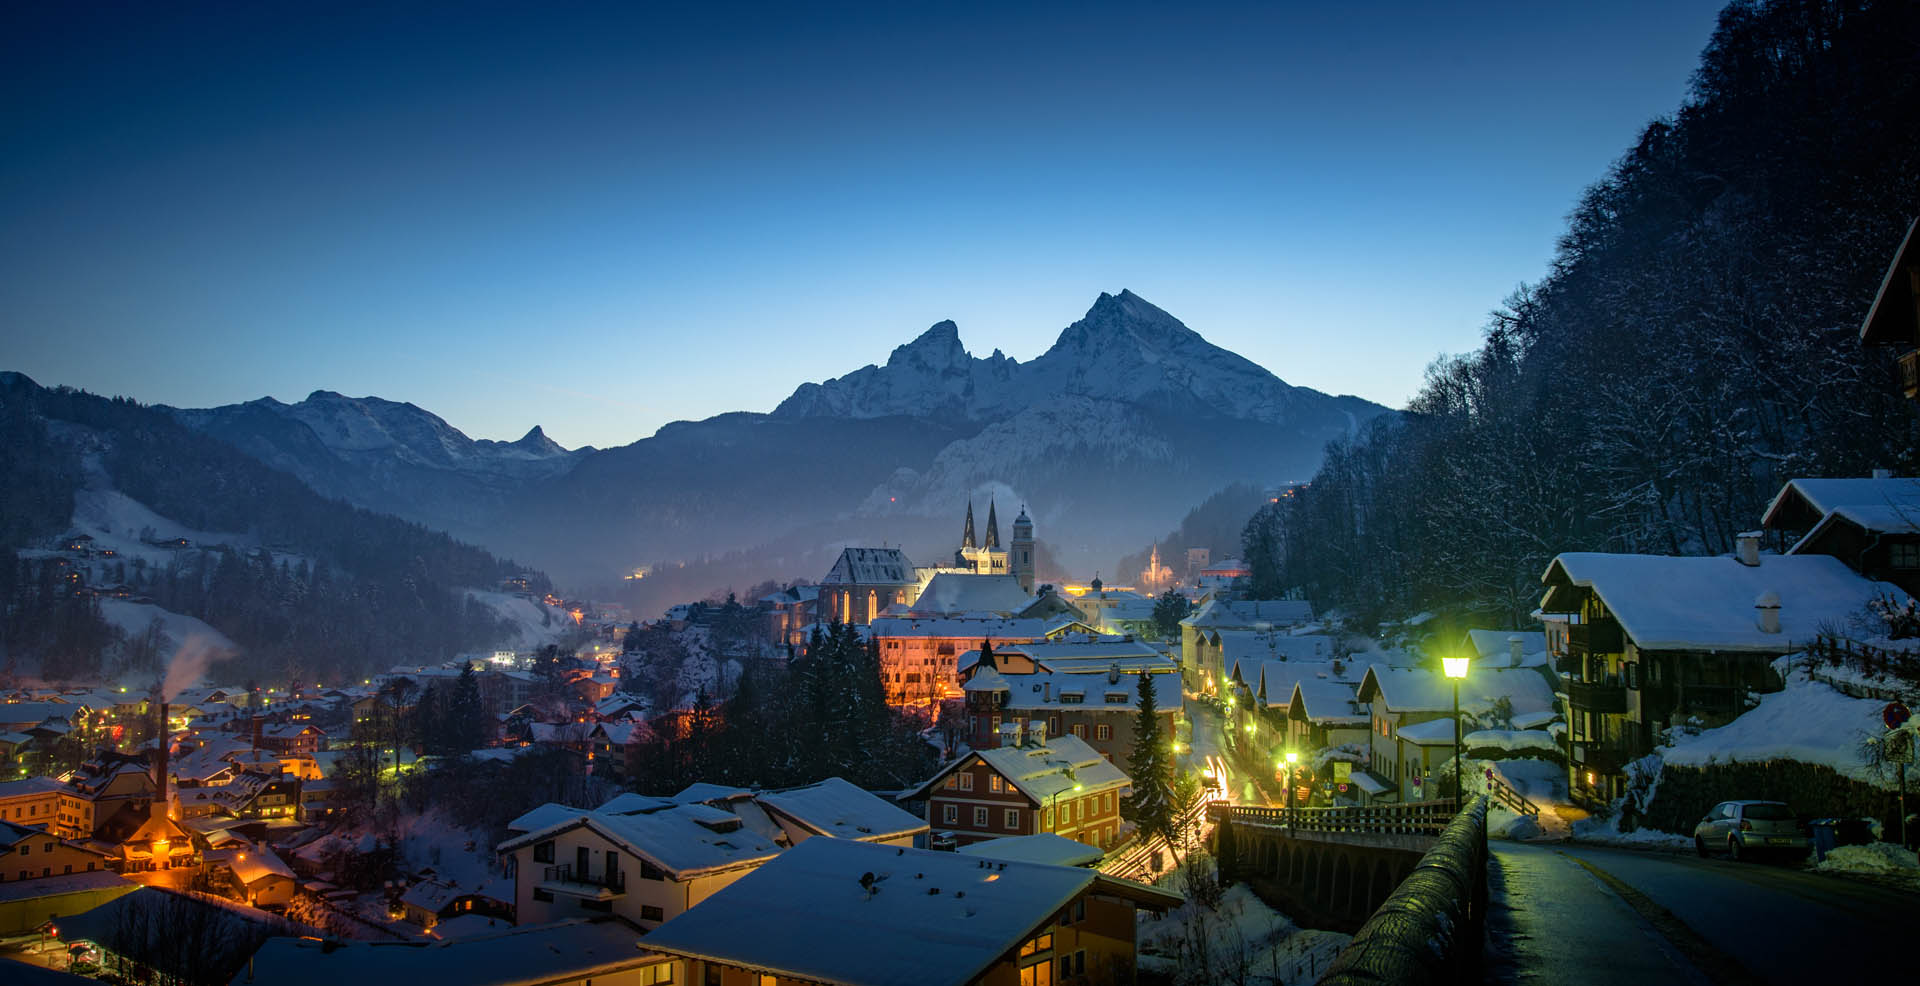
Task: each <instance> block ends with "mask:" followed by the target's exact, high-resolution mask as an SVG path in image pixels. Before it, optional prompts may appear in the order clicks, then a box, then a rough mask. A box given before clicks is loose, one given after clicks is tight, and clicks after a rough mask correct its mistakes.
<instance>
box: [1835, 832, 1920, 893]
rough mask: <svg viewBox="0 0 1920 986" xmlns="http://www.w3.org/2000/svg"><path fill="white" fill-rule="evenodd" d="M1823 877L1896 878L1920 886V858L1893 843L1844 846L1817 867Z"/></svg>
mask: <svg viewBox="0 0 1920 986" xmlns="http://www.w3.org/2000/svg"><path fill="white" fill-rule="evenodd" d="M1813 868H1814V869H1815V870H1817V871H1819V872H1821V873H1869V874H1874V875H1877V876H1892V877H1898V878H1902V879H1905V880H1907V881H1908V882H1911V883H1913V884H1914V885H1916V886H1920V857H1916V856H1915V854H1914V853H1913V852H1912V851H1911V850H1907V849H1902V848H1900V847H1899V846H1896V845H1894V844H1893V843H1891V842H1870V843H1868V844H1866V845H1864V846H1841V847H1840V848H1838V849H1835V850H1833V851H1832V852H1830V853H1827V858H1826V859H1824V860H1821V861H1820V862H1819V863H1817V864H1815V866H1814V867H1813Z"/></svg>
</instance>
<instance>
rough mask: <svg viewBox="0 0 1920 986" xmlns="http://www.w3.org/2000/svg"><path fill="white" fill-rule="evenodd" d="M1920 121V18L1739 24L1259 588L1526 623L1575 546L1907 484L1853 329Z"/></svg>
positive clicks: (1794, 6) (1902, 195)
mask: <svg viewBox="0 0 1920 986" xmlns="http://www.w3.org/2000/svg"><path fill="white" fill-rule="evenodd" d="M1916 108H1920V4H1914V3H1911V2H1908V0H1900V2H1892V3H1889V2H1869V0H1778V2H1744V0H1743V2H1736V3H1734V4H1732V5H1730V6H1728V7H1727V8H1726V9H1725V10H1724V11H1723V12H1722V13H1721V16H1720V21H1719V26H1718V28H1717V29H1716V31H1715V32H1714V34H1713V36H1712V39H1711V41H1710V42H1709V43H1708V45H1707V47H1706V49H1705V51H1704V52H1703V53H1702V55H1701V61H1700V66H1699V69H1698V70H1697V72H1696V74H1695V76H1694V79H1693V83H1692V86H1691V92H1690V95H1689V97H1688V99H1687V100H1686V102H1685V103H1684V105H1682V106H1681V107H1680V109H1679V110H1678V112H1677V113H1675V114H1674V115H1673V116H1672V117H1671V118H1666V119H1661V120H1656V121H1654V122H1653V123H1650V124H1648V125H1647V127H1646V128H1645V129H1644V130H1643V131H1642V132H1641V134H1640V135H1639V139H1638V141H1637V142H1636V143H1635V144H1634V145H1633V147H1632V149H1631V150H1630V151H1628V152H1627V154H1626V155H1625V156H1624V157H1623V158H1621V160H1620V161H1619V162H1618V163H1617V164H1615V165H1614V167H1613V168H1612V169H1611V170H1610V171H1609V172H1608V174H1607V175H1606V176H1605V177H1604V178H1603V179H1601V180H1600V181H1599V182H1597V183H1596V184H1594V185H1593V186H1592V187H1590V188H1589V189H1587V190H1586V192H1585V194H1584V195H1582V196H1581V197H1580V199H1579V201H1578V204H1577V205H1576V207H1575V208H1574V210H1573V212H1572V214H1571V215H1570V216H1569V218H1568V225H1567V230H1566V232H1565V233H1564V234H1563V235H1562V237H1561V238H1560V242H1559V246H1558V251H1557V255H1556V256H1555V258H1554V261H1553V263H1552V266H1551V269H1550V272H1549V274H1548V275H1547V277H1546V278H1545V279H1544V280H1543V281H1541V282H1540V283H1538V284H1536V285H1533V286H1531V287H1526V288H1523V289H1521V290H1520V291H1518V292H1516V293H1515V294H1514V295H1512V296H1511V297H1509V298H1508V299H1506V301H1505V302H1504V303H1503V304H1502V305H1501V306H1500V307H1499V308H1498V309H1497V310H1496V311H1495V312H1494V313H1493V315H1492V316H1491V319H1490V322H1489V324H1488V326H1487V330H1486V341H1485V344H1484V345H1483V346H1482V347H1481V348H1480V349H1479V350H1478V351H1476V352H1473V353H1468V354H1465V355H1462V356H1458V357H1454V358H1450V359H1444V360H1441V361H1439V362H1437V363H1436V364H1435V365H1434V366H1432V367H1431V368H1430V369H1429V371H1428V378H1427V381H1426V384H1425V386H1424V388H1423V389H1422V390H1421V392H1420V393H1419V394H1418V396H1417V397H1416V398H1415V399H1414V400H1413V401H1412V402H1411V403H1410V406H1409V408H1408V413H1407V414H1405V415H1403V416H1383V417H1380V418H1376V419H1374V420H1373V422H1371V424H1370V427H1369V428H1368V429H1367V430H1366V432H1365V433H1364V434H1363V435H1362V436H1360V437H1358V438H1357V439H1354V440H1347V441H1336V442H1334V443H1333V444H1331V445H1330V446H1329V447H1328V454H1327V459H1326V462H1325V465H1324V466H1323V468H1322V469H1321V470H1320V472H1319V474H1318V475H1317V476H1316V478H1315V480H1314V482H1313V484H1312V486H1311V488H1309V489H1308V490H1305V491H1303V492H1302V494H1301V495H1299V496H1297V497H1294V498H1292V499H1290V500H1286V501H1283V502H1282V503H1281V504H1278V505H1274V506H1271V507H1269V508H1267V509H1265V510H1263V511H1262V512H1261V514H1260V515H1258V516H1256V517H1255V519H1254V521H1253V522H1252V523H1251V524H1250V525H1249V526H1248V528H1247V532H1246V539H1245V540H1246V547H1247V549H1248V552H1249V554H1250V558H1249V560H1250V561H1251V562H1252V563H1253V565H1254V569H1255V581H1256V583H1258V584H1257V585H1256V589H1257V590H1259V591H1260V592H1261V593H1263V594H1267V593H1272V592H1276V591H1279V590H1280V589H1283V588H1286V587H1292V586H1301V587H1304V588H1305V589H1306V590H1307V591H1308V592H1309V593H1310V594H1311V595H1312V597H1313V598H1314V599H1315V600H1317V601H1319V602H1320V603H1321V604H1322V606H1323V607H1324V606H1340V607H1345V608H1347V609H1349V610H1350V611H1353V612H1355V613H1356V614H1359V615H1362V616H1383V615H1391V614H1396V613H1397V614H1406V613H1410V612H1413V611H1416V610H1420V609H1429V608H1438V609H1445V610H1452V611H1457V612H1463V613H1466V612H1471V613H1475V614H1478V615H1483V616H1487V617H1491V618H1496V619H1501V620H1510V621H1516V622H1517V621H1519V620H1521V619H1523V618H1524V617H1525V615H1526V614H1527V612H1528V611H1530V610H1531V609H1532V608H1533V606H1534V605H1535V602H1536V601H1537V599H1538V598H1539V592H1540V588H1539V581H1538V579H1539V576H1540V573H1541V571H1542V570H1543V569H1544V568H1545V566H1546V563H1547V561H1548V560H1549V559H1551V558H1552V556H1553V555H1554V554H1556V553H1558V552H1562V551H1575V550H1607V551H1632V552H1651V553H1682V554H1692V553H1715V552H1723V551H1727V550H1730V547H1731V539H1732V537H1733V535H1734V534H1735V533H1737V532H1739V531H1742V530H1746V529H1749V528H1752V527H1755V526H1757V525H1758V522H1759V518H1760V514H1761V510H1762V508H1763V507H1764V505H1765V504H1766V502H1767V500H1768V498H1769V497H1771V496H1772V495H1773V493H1774V492H1775V491H1776V490H1777V489H1778V488H1779V486H1780V485H1781V483H1782V482H1783V481H1784V480H1786V479H1788V478H1792V477H1796V476H1822V475H1863V474H1865V473H1866V472H1867V470H1869V469H1870V468H1873V467H1877V466H1884V467H1892V468H1895V469H1898V470H1901V471H1903V472H1910V471H1911V470H1912V469H1913V468H1914V467H1915V465H1916V463H1915V420H1916V419H1915V414H1914V411H1913V409H1912V407H1911V406H1910V405H1908V404H1907V403H1905V402H1904V401H1902V400H1900V399H1899V397H1898V395H1897V393H1896V390H1895V379H1894V366H1893V354H1892V353H1891V352H1883V351H1873V350H1866V349H1864V348H1863V347H1862V346H1861V345H1860V343H1859V341H1858V331H1859V326H1860V322H1861V319H1862V318H1863V316H1864V315H1865V314H1866V310H1867V306H1868V304H1869V303H1870V301H1871V299H1872V296H1873V293H1874V291H1875V289H1876V288H1877V287H1878V285H1879V282H1880V280H1881V277H1882V275H1883V274H1884V272H1885V270H1886V265H1887V263H1888V261H1889V260H1890V259H1891V257H1892V252H1893V250H1894V248H1895V247H1896V246H1897V244H1898V243H1899V239H1900V236H1901V234H1902V232H1903V231H1904V230H1905V229H1906V227H1907V224H1908V222H1909V220H1911V219H1912V218H1913V217H1914V215H1915V214H1916V212H1920V127H1917V126H1916V125H1915V124H1916V121H1920V109H1916Z"/></svg>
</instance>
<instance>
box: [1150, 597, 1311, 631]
mask: <svg viewBox="0 0 1920 986" xmlns="http://www.w3.org/2000/svg"><path fill="white" fill-rule="evenodd" d="M1312 619H1313V604H1312V603H1310V602H1308V601H1306V600H1304V599H1233V600H1228V599H1219V598H1214V599H1209V600H1207V601H1206V602H1205V603H1204V604H1202V605H1201V607H1200V608H1199V609H1197V610H1195V611H1194V612H1193V614H1192V615H1190V616H1188V617H1187V618H1186V619H1184V620H1181V621H1180V623H1181V625H1183V626H1192V627H1216V628H1219V629H1228V628H1234V629H1253V628H1255V627H1256V626H1257V625H1258V624H1261V623H1268V624H1272V625H1273V626H1294V625H1296V624H1300V623H1306V622H1308V621H1309V620H1312Z"/></svg>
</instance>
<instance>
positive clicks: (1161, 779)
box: [1122, 674, 1173, 842]
mask: <svg viewBox="0 0 1920 986" xmlns="http://www.w3.org/2000/svg"><path fill="white" fill-rule="evenodd" d="M1138 679H1139V696H1140V713H1139V717H1138V719H1137V720H1136V721H1135V724H1134V730H1133V752H1132V753H1130V754H1129V755H1128V756H1127V776H1128V777H1130V778H1131V779H1132V780H1133V793H1132V794H1131V795H1129V796H1128V797H1127V799H1126V804H1125V805H1123V806H1122V807H1124V808H1125V809H1126V812H1127V817H1128V818H1131V819H1132V820H1133V823H1134V824H1135V825H1137V826H1139V828H1140V835H1141V838H1142V839H1148V838H1152V837H1153V836H1155V835H1159V836H1162V837H1166V838H1169V842H1170V841H1171V838H1170V836H1169V832H1170V830H1171V829H1172V828H1173V817H1172V810H1171V807H1170V805H1171V800H1170V794H1169V788H1170V787H1171V784H1172V770H1171V764H1170V763H1169V762H1168V759H1167V746H1166V741H1165V740H1164V739H1163V738H1162V736H1161V735H1160V710H1159V703H1158V699H1157V697H1156V696H1155V694H1154V687H1153V675H1151V674H1141V675H1139V676H1138Z"/></svg>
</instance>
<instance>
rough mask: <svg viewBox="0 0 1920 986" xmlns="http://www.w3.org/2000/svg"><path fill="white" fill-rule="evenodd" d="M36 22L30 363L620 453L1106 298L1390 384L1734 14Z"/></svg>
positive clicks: (1110, 8)
mask: <svg viewBox="0 0 1920 986" xmlns="http://www.w3.org/2000/svg"><path fill="white" fill-rule="evenodd" d="M34 6H37V7H39V8H41V9H38V10H27V9H25V8H27V7H29V5H28V4H16V5H9V6H8V8H7V10H6V11H5V12H4V13H0V142H4V143H0V320H3V321H0V326H4V330H3V331H4V336H0V341H3V342H4V345H3V346H0V368H5V369H17V370H21V371H23V372H25V373H27V374H29V375H31V376H33V377H34V378H35V379H37V380H39V381H40V382H41V383H45V384H71V385H74V386H79V387H84V388H86V389H89V390H93V391H97V392H102V393H109V394H125V395H128V396H132V397H135V398H138V399H140V400H142V401H148V402H164V403H169V404H176V405H181V406H206V405H212V404H222V403H230V402H234V401H242V400H249V399H252V398H255V397H259V396H262V395H272V396H274V397H277V398H280V399H282V400H287V401H294V400H299V399H300V398H302V397H304V396H305V395H306V394H307V393H308V392H309V391H311V390H315V389H322V388H324V389H329V390H338V391H341V392H344V393H348V394H352V395H355V396H359V395H364V394H377V395H379V396H382V397H386V398H390V399H394V400H408V401H412V402H414V403H416V404H419V405H421V406H422V407H425V408H427V409H429V410H432V411H434V412H436V413H438V414H440V415H441V416H442V417H445V418H446V419H447V420H448V421H449V422H451V423H452V424H454V425H455V426H456V427H459V428H461V429H463V430H465V431H466V432H467V433H468V434H470V435H473V436H474V437H478V438H509V439H510V438H517V437H519V436H520V434H522V433H523V432H525V431H526V429H528V428H529V427H531V426H532V425H534V424H541V425H544V426H545V427H546V429H547V432H548V433H549V434H550V435H552V436H553V437H554V438H555V439H556V440H558V441H560V442H562V443H563V444H566V445H569V446H572V445H579V444H583V443H591V444H595V445H600V446H609V445H619V444H625V443H627V442H630V441H633V440H636V439H638V438H642V437H644V436H646V435H648V434H651V433H652V432H653V430H654V429H655V428H657V427H658V426H659V425H661V424H663V423H665V422H667V421H670V420H675V419H680V418H700V417H706V416H708V415H711V414H715V413H719V412H721V411H727V410H769V409H771V408H772V407H773V406H774V405H775V404H776V403H778V402H779V401H780V399H781V398H783V397H785V396H786V395H787V394H788V393H789V392H791V391H792V389H793V388H794V387H795V386H796V385H798V384H799V383H801V382H803V381H806V380H818V379H823V378H825V377H829V376H837V375H839V374H842V373H845V372H847V371H850V370H853V369H855V368H857V367H859V366H861V365H864V364H866V363H870V362H883V361H885V359H886V356H887V353H888V352H889V351H890V350H891V349H892V348H893V347H894V346H896V345H898V344H900V343H903V342H906V341H907V340H909V339H911V338H912V337H913V336H915V335H917V334H918V333H919V332H920V331H922V330H923V329H925V328H926V327H927V326H928V325H929V324H931V323H933V322H935V321H938V320H940V319H943V318H952V319H954V320H955V321H957V322H958V323H959V324H960V335H961V339H962V340H963V341H964V342H965V343H966V344H967V346H968V347H969V348H970V349H972V350H973V351H974V352H975V353H976V354H985V353H988V352H991V351H992V350H993V349H995V348H996V347H997V348H999V349H1002V350H1004V351H1005V352H1006V353H1007V354H1008V355H1010V356H1013V357H1015V358H1017V359H1022V360H1024V359H1029V358H1032V357H1033V356H1036V355H1038V354H1039V353H1040V352H1041V351H1043V350H1045V349H1046V348H1047V346H1048V345H1050V344H1051V343H1052V341H1053V339H1054V337H1055V336H1056V335H1057V334H1058V333H1059V331H1060V329H1061V328H1063V327H1065V326H1066V324H1067V323H1069V322H1071V321H1073V320H1074V319H1075V318H1078V317H1079V316H1080V315H1081V314H1082V313H1083V312H1084V311H1085V310H1086V308H1087V306H1088V305H1089V304H1091V302H1092V301H1093V299H1094V298H1095V296H1097V295H1098V293H1099V292H1101V291H1113V292H1118V291H1119V290H1120V289H1121V288H1131V289H1133V290H1134V291H1135V292H1137V293H1138V294H1140V295H1141V296H1143V297H1145V298H1146V299H1148V300H1149V301H1152V302H1154V303H1155V304H1158V305H1159V306H1161V307H1162V308H1165V309H1167V310H1168V311H1169V312H1171V313H1173V314H1174V315H1175V316H1176V317H1179V318H1180V319H1182V320H1183V321H1185V322H1186V323H1187V324H1188V325H1189V326H1191V327H1193V328H1194V329H1196V330H1197V331H1199V332H1200V333H1201V334H1203V335H1205V336H1206V337H1207V338H1209V339H1210V340H1212V341H1213V342H1215V343H1217V344H1219V345H1222V346H1225V347H1227V348H1229V349H1232V350H1234V351H1236V352H1239V353H1241V354H1242V355H1245V356H1247V357H1248V358H1250V359H1253V360H1254V361H1256V362H1258V363H1261V364H1262V365H1264V366H1266V367H1268V368H1269V369H1271V370H1273V371H1274V372H1275V373H1277V374H1279V375H1280V376H1281V377H1282V378H1283V379H1285V380H1287V381H1288V382H1290V383H1294V384H1299V385H1304V386H1310V387H1314V388H1317V389H1320V390H1325V391H1330V392H1334V393H1354V394H1359V395H1361V396H1363V397H1367V398H1370V399H1373V400H1376V401H1380V402H1382V403H1385V404H1389V405H1394V406H1399V405H1401V404H1402V403H1403V402H1404V401H1405V400H1406V398H1407V397H1408V396H1410V395H1411V394H1412V393H1413V392H1414V391H1415V390H1416V389H1417V388H1418V386H1419V384H1420V379H1421V373H1422V370H1423V369H1424V367H1425V366H1426V364H1427V363H1428V362H1430V361H1431V360H1432V359H1433V358H1434V357H1435V356H1436V355H1438V354H1440V353H1443V352H1458V351H1463V350H1466V349H1470V348H1472V347H1473V346H1475V345H1476V344H1477V342H1478V338H1479V330H1480V327H1481V325H1482V324H1483V322H1484V320H1485V316H1486V313H1487V312H1488V310H1490V309H1491V308H1493V307H1494V306H1495V305H1497V304H1498V303H1499V301H1500V300H1501V298H1502V297H1504V296H1505V295H1506V294H1507V293H1508V292H1509V291H1511V290H1512V289H1513V288H1514V287H1515V286H1516V285H1517V284H1519V283H1520V282H1522V281H1533V280H1538V279H1539V278H1540V277H1541V276H1542V274H1543V273H1544V271H1545V267H1546V263H1547V261H1548V259H1549V257H1550V256H1551V254H1552V250H1553V243H1554V238H1555V236H1556V235H1557V234H1558V233H1559V231H1560V229H1561V228H1562V224H1563V217H1564V216H1565V215H1566V213H1567V212H1568V210H1569V209H1570V208H1571V206H1572V205H1573V203H1574V200H1575V198H1576V197H1577V196H1578V194H1579V192H1580V190H1581V189H1582V188H1583V187H1584V186H1585V185H1586V184H1588V183H1589V182H1591V181H1593V180H1595V179H1597V178H1598V177H1600V176H1601V174H1602V173H1603V172H1604V170H1605V168H1606V167H1607V166H1608V164H1609V163H1610V162H1611V161H1612V160H1613V159H1614V158H1616V157H1617V156H1618V155H1619V154H1620V153H1622V152H1623V151H1624V150H1625V149H1626V148H1627V147H1628V146H1629V145H1630V144H1631V143H1632V141H1633V139H1634V137H1635V134H1636V132H1637V130H1638V128H1639V127H1640V126H1641V125H1643V124H1644V123H1645V122H1647V121H1648V120H1650V119H1652V118H1653V117H1655V116H1658V115H1662V114H1666V113H1670V112H1672V111H1673V110H1674V109H1675V108H1677V106H1678V105H1679V102H1680V100H1681V98H1682V97H1683V96H1684V94H1685V87H1686V81H1687V78H1688V76H1689V74H1690V73H1691V72H1692V70H1693V67H1694V63H1695V59H1696V56H1697V54H1698V52H1699V50H1700V49H1701V47H1702V46H1703V45H1704V44H1705V43H1706V40H1707V37H1708V34H1709V32H1710V31H1711V30H1712V27H1713V23H1714V15H1715V13H1716V11H1717V9H1718V6H1719V4H1718V3H1717V2H1701V0H1645V2H1641V0H1634V2H1618V3H1572V2H1567V3H1548V4H1540V3H1537V2H1532V3H1517V2H1516V3H1484V4H1472V5H1466V4H1450V3H1426V2H1392V3H1360V4H1338V3H1315V4H1294V3H1267V4H1249V5H1244V6H1239V7H1202V6H1198V5H1184V4H1182V5H1174V4H1139V5H1135V4H1084V5H1082V4H1074V5H1057V4H1045V5H1034V6H1036V7H1040V8H1041V9H1038V10H1034V9H1027V7H1028V5H1023V4H1009V5H1005V6H1000V5H996V4H991V3H981V4H932V3H916V2H904V0H901V2H893V3H886V4H876V5H872V6H868V7H855V6H825V5H820V6H814V5H803V4H794V5H785V6H772V5H768V6H764V7H760V6H748V5H729V6H722V5H714V4H689V5H686V6H684V7H666V6H651V5H650V6H641V5H632V6H627V7H616V6H613V5H606V6H598V5H588V4H567V3H553V4H541V5H532V4H528V5H506V4H486V3H462V4H457V5H453V4H449V5H427V4H413V3H394V4H388V5H381V6H369V7H365V8H359V9H350V8H349V6H348V5H344V4H341V5H334V4H257V5H242V4H227V5H212V6H206V7H199V8H197V9H196V10H195V12H190V13H185V14H183V13H181V12H180V8H186V7H190V6H194V5H188V4H164V5H163V4H127V5H125V6H124V9H117V8H116V6H115V5H108V4H91V3H87V4H82V3H44V4H38V5H34ZM160 7H165V8H166V11H165V12H156V9H155V8H160ZM265 7H270V8H293V7H301V8H303V9H304V10H305V12H303V13H299V14H292V13H288V12H287V11H286V10H280V9H276V10H272V11H264V10H261V9H257V8H265ZM383 7H384V8H385V9H382V8H383ZM82 8H85V9H84V10H83V9H82ZM1469 8H1470V9H1469Z"/></svg>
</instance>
